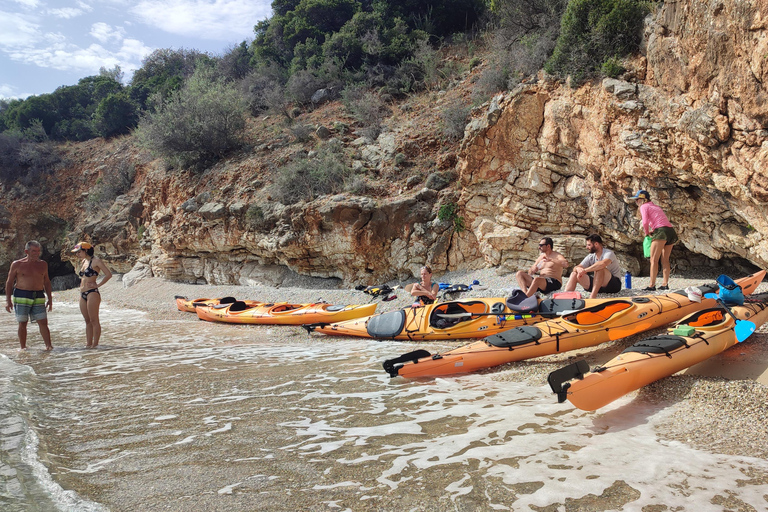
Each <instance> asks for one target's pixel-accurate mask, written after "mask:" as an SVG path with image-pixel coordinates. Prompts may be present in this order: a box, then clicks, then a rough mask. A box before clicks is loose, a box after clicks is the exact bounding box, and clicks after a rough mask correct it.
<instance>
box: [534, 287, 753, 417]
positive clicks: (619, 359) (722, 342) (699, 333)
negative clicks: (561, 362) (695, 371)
mask: <svg viewBox="0 0 768 512" xmlns="http://www.w3.org/2000/svg"><path fill="white" fill-rule="evenodd" d="M729 309H730V310H731V312H732V313H733V315H734V316H735V317H736V318H737V319H738V320H740V321H748V322H751V323H752V324H754V326H755V327H760V326H761V325H763V324H764V323H765V322H766V321H768V294H760V295H753V296H751V297H747V299H746V301H745V303H744V305H741V306H729ZM742 327H743V325H742ZM738 330H739V325H737V322H736V320H734V319H733V318H732V317H731V316H730V315H729V314H728V313H727V312H726V311H725V310H724V309H723V308H722V307H717V308H708V309H704V310H702V311H698V312H696V313H693V314H692V315H689V316H687V317H686V318H684V319H682V320H680V322H678V323H677V324H676V325H675V327H673V328H670V329H669V332H668V333H667V334H664V335H662V336H655V337H653V338H648V339H646V340H643V341H641V342H638V343H635V344H634V345H632V346H631V347H629V348H627V349H626V350H624V352H622V353H621V354H619V355H618V356H616V357H614V358H613V359H611V360H610V361H608V362H607V363H605V364H604V365H602V366H600V367H598V368H595V369H594V370H593V371H592V373H589V366H588V365H587V362H586V361H583V360H582V361H578V362H576V363H574V364H571V365H568V366H566V367H564V368H561V369H559V370H556V371H554V372H552V373H551V374H550V375H549V379H548V380H549V385H550V386H551V387H552V390H553V391H554V392H555V393H557V395H558V401H559V402H564V401H565V400H566V399H567V400H569V401H570V402H571V403H572V404H573V405H575V406H576V407H578V408H579V409H582V410H585V411H594V410H595V409H599V408H600V407H603V406H605V405H608V404H609V403H611V402H613V401H614V400H616V399H617V398H620V397H622V396H624V395H626V394H627V393H629V392H630V391H634V390H636V389H640V388H641V387H643V386H645V385H647V384H650V383H651V382H655V381H657V380H659V379H662V378H664V377H668V376H670V375H672V374H673V373H676V372H679V371H680V370H684V369H685V368H688V367H690V366H693V365H695V364H697V363H700V362H702V361H704V360H705V359H708V358H710V357H712V356H714V355H716V354H719V353H720V352H723V351H724V350H726V349H728V348H730V347H732V346H733V345H736V344H737V343H738V342H739V340H738V336H737V332H738ZM747 332H748V331H747ZM742 341H743V340H742Z"/></svg>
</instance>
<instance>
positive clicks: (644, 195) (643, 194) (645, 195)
mask: <svg viewBox="0 0 768 512" xmlns="http://www.w3.org/2000/svg"><path fill="white" fill-rule="evenodd" d="M630 199H645V200H646V201H650V199H651V194H649V193H648V191H647V190H638V191H637V194H635V195H633V196H632V197H630Z"/></svg>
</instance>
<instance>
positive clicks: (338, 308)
mask: <svg viewBox="0 0 768 512" xmlns="http://www.w3.org/2000/svg"><path fill="white" fill-rule="evenodd" d="M346 307H347V305H346V304H332V305H330V306H328V307H327V308H325V310H326V311H341V310H342V309H344V308H346Z"/></svg>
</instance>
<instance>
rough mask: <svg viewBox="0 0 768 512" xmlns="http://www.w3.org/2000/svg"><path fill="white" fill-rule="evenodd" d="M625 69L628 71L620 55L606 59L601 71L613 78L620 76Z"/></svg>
mask: <svg viewBox="0 0 768 512" xmlns="http://www.w3.org/2000/svg"><path fill="white" fill-rule="evenodd" d="M624 71H626V69H625V68H624V66H623V65H622V64H621V59H619V58H618V57H610V58H608V59H606V61H605V62H603V64H602V66H600V72H601V73H602V74H603V75H605V76H609V77H611V78H616V77H618V76H619V75H621V74H622V73H623V72H624Z"/></svg>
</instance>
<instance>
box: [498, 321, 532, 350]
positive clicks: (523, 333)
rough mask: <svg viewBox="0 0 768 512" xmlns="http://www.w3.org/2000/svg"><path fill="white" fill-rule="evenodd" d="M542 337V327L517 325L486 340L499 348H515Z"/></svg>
mask: <svg viewBox="0 0 768 512" xmlns="http://www.w3.org/2000/svg"><path fill="white" fill-rule="evenodd" d="M540 338H541V329H539V328H538V327H534V326H532V325H524V326H522V327H515V328H514V329H509V330H508V331H504V332H500V333H499V334H494V335H493V336H488V337H487V338H486V340H485V341H487V342H488V343H490V344H491V345H493V346H494V347H499V348H509V349H511V348H513V347H518V346H520V345H527V344H529V343H534V342H536V341H538V340H539V339H540Z"/></svg>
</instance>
